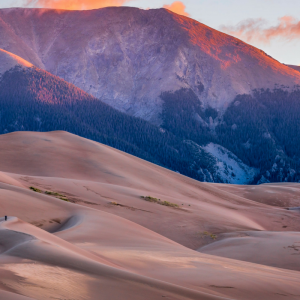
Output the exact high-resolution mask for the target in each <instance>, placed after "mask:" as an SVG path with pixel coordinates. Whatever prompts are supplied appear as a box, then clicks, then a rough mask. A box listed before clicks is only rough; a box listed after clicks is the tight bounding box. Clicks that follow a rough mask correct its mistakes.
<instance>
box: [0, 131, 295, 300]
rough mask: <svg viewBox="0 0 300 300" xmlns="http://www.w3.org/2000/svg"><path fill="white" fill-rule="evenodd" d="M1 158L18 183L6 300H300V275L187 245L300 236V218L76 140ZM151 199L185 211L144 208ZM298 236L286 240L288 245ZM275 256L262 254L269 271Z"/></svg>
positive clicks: (51, 141)
mask: <svg viewBox="0 0 300 300" xmlns="http://www.w3.org/2000/svg"><path fill="white" fill-rule="evenodd" d="M0 147H1V149H0V152H1V156H0V159H1V160H0V170H1V171H2V174H3V175H1V176H2V177H0V179H2V178H4V174H5V176H6V177H5V178H6V179H5V180H6V182H7V183H9V184H7V183H0V208H1V213H2V214H5V215H8V216H9V217H8V220H7V221H4V218H3V217H0V275H1V276H0V297H3V299H16V300H19V299H20V300H23V299H24V300H25V299H42V300H48V299H52V298H53V299H69V298H70V299H80V300H88V299H98V298H99V295H101V299H103V300H106V299H125V300H127V299H128V300H129V299H130V300H142V299H143V300H145V299H146V300H148V299H149V300H150V299H151V300H152V299H161V298H167V299H172V300H188V299H191V300H196V299H197V300H198V299H201V300H221V299H223V300H224V299H228V300H229V299H230V300H242V299H243V300H252V299H258V300H269V299H270V300H271V299H272V300H274V299H275V300H277V299H278V300H280V299H282V297H283V296H285V297H288V299H295V300H296V299H297V297H298V296H297V295H299V293H300V289H299V280H300V275H299V273H298V272H294V271H290V270H284V269H277V268H274V267H266V266H262V265H258V264H251V263H248V262H242V261H237V260H232V259H228V258H223V257H218V256H212V255H208V254H204V253H199V252H197V251H194V250H192V249H189V248H186V247H185V246H184V245H187V246H189V247H190V248H193V247H192V246H194V247H198V246H199V245H200V244H209V243H211V242H213V241H214V240H215V239H217V240H218V239H219V237H218V236H219V232H217V231H216V230H220V231H221V232H228V233H230V234H232V236H234V235H235V234H236V232H237V231H241V230H244V231H249V230H250V231H251V232H253V231H258V233H257V236H258V235H259V233H262V234H264V230H265V229H267V230H277V231H280V230H285V229H283V228H282V222H284V224H285V225H287V226H288V228H287V230H299V224H300V222H299V217H300V215H298V214H295V213H293V212H290V211H286V210H284V209H278V208H274V207H270V206H268V205H265V204H262V203H256V202H254V201H251V200H247V199H245V198H242V197H238V196H235V195H234V194H231V193H227V192H224V191H221V190H220V189H219V188H218V185H210V184H205V183H200V182H196V181H194V180H192V179H189V178H187V177H184V176H182V175H179V174H177V173H174V172H171V171H169V170H166V169H163V168H160V167H158V166H155V165H152V164H150V163H148V162H145V161H143V160H140V159H138V158H135V157H132V156H130V155H128V154H125V153H122V152H120V151H117V150H115V149H112V148H109V147H107V146H104V145H101V144H98V143H95V142H92V141H89V140H85V139H83V138H79V137H77V136H74V135H71V134H68V133H65V132H51V133H42V132H39V133H32V132H26V133H25V132H17V133H13V134H8V135H1V136H0ZM4 171H5V173H4ZM17 172H18V173H21V174H17ZM33 175H35V176H33ZM63 177H64V178H63ZM9 178H11V179H13V180H11V181H10V182H9V180H8V179H9ZM16 182H18V183H20V184H16ZM30 186H31V187H34V189H33V190H30V189H29V187H30ZM46 191H47V193H46ZM149 194H150V195H152V196H156V197H160V198H161V201H169V203H174V204H178V205H179V206H180V207H177V208H176V207H171V206H167V205H160V204H159V203H154V202H150V201H146V200H145V199H144V198H141V197H140V196H141V195H144V196H146V195H149ZM72 202H73V203H72ZM141 225H142V226H141ZM288 234H289V232H285V231H282V232H280V235H281V236H284V237H286V239H285V241H288V242H289V241H290V240H291V239H290V238H289V237H288V236H287V235H288ZM294 237H295V236H294ZM294 237H292V236H291V238H294ZM199 240H200V242H199ZM274 241H275V242H276V239H275V240H274ZM178 242H179V243H181V244H183V245H180V244H179V243H178ZM221 242H222V241H221ZM216 243H218V241H216ZM284 244H285V242H279V243H278V245H279V246H280V245H284ZM197 245H198V246H197ZM211 245H214V244H211ZM240 245H241V247H242V248H243V247H245V245H244V244H243V242H242V241H241V242H240ZM271 246H274V244H272V243H270V246H268V245H267V244H264V245H262V246H261V247H260V250H261V252H260V253H256V255H257V257H261V261H260V263H261V264H268V263H267V261H268V260H267V259H266V256H267V253H268V251H270V249H271V248H270V247H271ZM235 247H237V244H235ZM243 249H244V248H243ZM235 250H236V249H235ZM286 252H287V251H281V252H280V253H282V255H286V254H287V253H286ZM221 255H222V254H221ZM224 256H226V255H224ZM241 259H243V258H241ZM296 259H297V256H292V257H289V258H288V260H287V262H288V263H287V265H288V264H291V263H292V262H293V260H296ZM282 261H284V260H282ZM287 265H283V264H281V265H280V267H286V266H287ZM18 294H20V295H24V297H22V296H18ZM6 296H7V297H6ZM25 296H26V297H29V298H26V297H25ZM5 297H6V298H5Z"/></svg>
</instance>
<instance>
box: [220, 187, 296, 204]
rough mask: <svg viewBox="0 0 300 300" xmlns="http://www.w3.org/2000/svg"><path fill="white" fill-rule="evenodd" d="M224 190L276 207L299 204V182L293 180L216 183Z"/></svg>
mask: <svg viewBox="0 0 300 300" xmlns="http://www.w3.org/2000/svg"><path fill="white" fill-rule="evenodd" d="M216 186H217V187H218V188H219V189H221V190H223V191H226V192H229V193H232V194H234V195H237V196H240V197H243V198H246V199H250V200H253V201H256V202H260V203H265V204H268V205H272V206H278V207H297V206H300V184H298V183H294V182H281V183H268V184H261V185H257V186H247V185H233V184H232V185H226V184H216Z"/></svg>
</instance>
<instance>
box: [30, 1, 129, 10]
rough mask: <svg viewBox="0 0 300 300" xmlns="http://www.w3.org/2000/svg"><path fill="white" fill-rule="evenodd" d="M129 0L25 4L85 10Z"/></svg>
mask: <svg viewBox="0 0 300 300" xmlns="http://www.w3.org/2000/svg"><path fill="white" fill-rule="evenodd" d="M129 1H130V0H85V1H82V0H38V1H34V0H28V1H27V5H31V4H34V6H35V7H42V8H54V9H67V10H85V9H96V8H101V7H107V6H122V5H123V4H124V3H126V2H129Z"/></svg>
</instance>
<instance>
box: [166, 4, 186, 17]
mask: <svg viewBox="0 0 300 300" xmlns="http://www.w3.org/2000/svg"><path fill="white" fill-rule="evenodd" d="M163 7H164V8H166V9H169V10H171V11H172V12H174V13H176V14H179V15H183V16H186V17H189V16H190V15H189V14H188V13H187V12H186V11H185V8H186V7H185V5H184V4H183V3H182V2H181V1H175V2H173V3H172V4H170V5H167V4H166V5H164V6H163Z"/></svg>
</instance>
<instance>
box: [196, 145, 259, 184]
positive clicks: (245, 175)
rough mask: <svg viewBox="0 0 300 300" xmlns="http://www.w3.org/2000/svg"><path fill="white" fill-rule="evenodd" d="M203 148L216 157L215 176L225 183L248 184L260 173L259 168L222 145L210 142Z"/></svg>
mask: <svg viewBox="0 0 300 300" xmlns="http://www.w3.org/2000/svg"><path fill="white" fill-rule="evenodd" d="M201 148H202V149H203V150H204V151H206V152H207V153H209V154H210V155H211V156H213V157H214V159H215V161H216V163H215V166H214V168H215V176H218V177H219V178H220V179H221V180H222V182H224V183H232V184H247V183H250V182H252V181H253V179H254V177H255V176H256V175H257V174H258V173H259V170H258V169H256V168H251V167H249V166H247V165H246V164H244V163H243V162H242V161H241V160H240V159H239V158H238V157H237V156H236V155H234V154H233V153H232V152H230V151H229V150H227V149H226V148H224V147H222V146H220V145H217V144H214V143H209V144H207V145H206V146H202V147H201Z"/></svg>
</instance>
